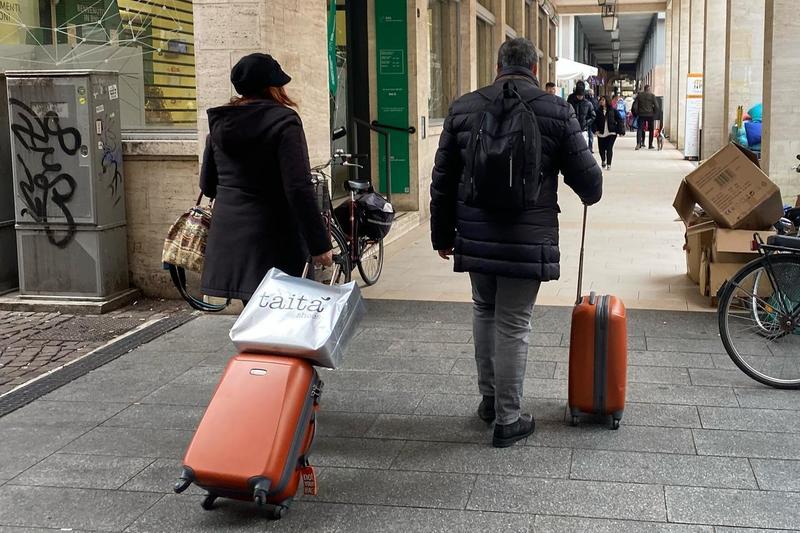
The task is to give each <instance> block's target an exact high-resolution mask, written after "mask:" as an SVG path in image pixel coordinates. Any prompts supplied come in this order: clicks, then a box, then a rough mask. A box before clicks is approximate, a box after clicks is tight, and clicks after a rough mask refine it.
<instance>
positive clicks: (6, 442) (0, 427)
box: [0, 424, 87, 478]
mask: <svg viewBox="0 0 800 533" xmlns="http://www.w3.org/2000/svg"><path fill="white" fill-rule="evenodd" d="M86 431H87V429H86V428H82V427H73V426H70V425H68V424H66V425H61V426H54V425H51V426H42V427H35V426H30V425H27V426H9V425H6V424H0V435H2V446H0V477H1V478H12V477H14V476H16V475H18V474H20V473H21V472H23V471H24V470H27V469H28V468H30V467H31V466H33V465H34V464H36V463H38V462H39V461H41V460H42V459H44V458H45V457H47V456H48V455H50V454H52V453H54V452H55V451H57V450H58V449H59V448H61V447H63V446H66V445H67V444H69V443H70V442H71V441H72V440H74V439H76V438H77V437H79V436H80V435H81V434H83V433H85V432H86Z"/></svg>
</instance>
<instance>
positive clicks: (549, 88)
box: [544, 81, 556, 95]
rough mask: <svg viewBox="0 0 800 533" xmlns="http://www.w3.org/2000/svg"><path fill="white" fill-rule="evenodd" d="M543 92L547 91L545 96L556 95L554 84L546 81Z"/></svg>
mask: <svg viewBox="0 0 800 533" xmlns="http://www.w3.org/2000/svg"><path fill="white" fill-rule="evenodd" d="M544 90H545V91H547V94H552V95H555V94H556V84H555V83H553V82H552V81H548V82H547V83H545V84H544Z"/></svg>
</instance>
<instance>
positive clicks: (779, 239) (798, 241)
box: [767, 235, 800, 251]
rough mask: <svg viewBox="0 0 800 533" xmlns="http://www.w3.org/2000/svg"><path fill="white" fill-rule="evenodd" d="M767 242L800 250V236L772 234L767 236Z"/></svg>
mask: <svg viewBox="0 0 800 533" xmlns="http://www.w3.org/2000/svg"><path fill="white" fill-rule="evenodd" d="M767 244H768V245H769V246H780V247H781V248H790V249H792V250H799V251H800V237H792V236H791V235H770V236H769V237H767Z"/></svg>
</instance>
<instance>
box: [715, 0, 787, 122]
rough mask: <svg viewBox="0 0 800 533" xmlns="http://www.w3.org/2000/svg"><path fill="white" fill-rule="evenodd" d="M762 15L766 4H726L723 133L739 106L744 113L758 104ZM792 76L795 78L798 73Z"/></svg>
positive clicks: (745, 0) (754, 0)
mask: <svg viewBox="0 0 800 533" xmlns="http://www.w3.org/2000/svg"><path fill="white" fill-rule="evenodd" d="M764 11H765V0H727V30H728V33H727V39H726V41H727V43H726V47H725V48H726V53H725V54H726V62H725V65H726V70H725V79H726V81H727V87H728V90H727V92H726V94H725V129H726V132H728V131H730V127H731V125H733V121H734V120H735V119H736V108H737V107H738V106H740V105H741V106H744V108H745V110H747V109H749V108H750V107H752V106H753V105H755V104H757V103H758V102H761V98H762V96H761V95H762V90H763V79H764V78H763V71H764V57H765V56H764V30H763V28H764ZM795 16H796V15H795ZM796 52H797V51H796V50H795V51H794V53H796ZM794 74H795V76H796V75H797V72H795V73H794ZM794 83H796V81H795V82H794Z"/></svg>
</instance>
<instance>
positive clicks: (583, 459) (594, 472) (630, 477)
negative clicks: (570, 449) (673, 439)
mask: <svg viewBox="0 0 800 533" xmlns="http://www.w3.org/2000/svg"><path fill="white" fill-rule="evenodd" d="M570 479H585V480H590V481H622V482H626V483H653V484H659V485H689V486H695V487H721V488H733V489H757V488H758V485H757V484H756V480H755V478H754V477H753V470H752V469H751V468H750V463H749V462H748V461H747V459H741V458H730V457H704V456H697V455H674V454H656V453H639V452H619V451H603V450H575V452H574V453H573V456H572V469H571V471H570Z"/></svg>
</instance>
